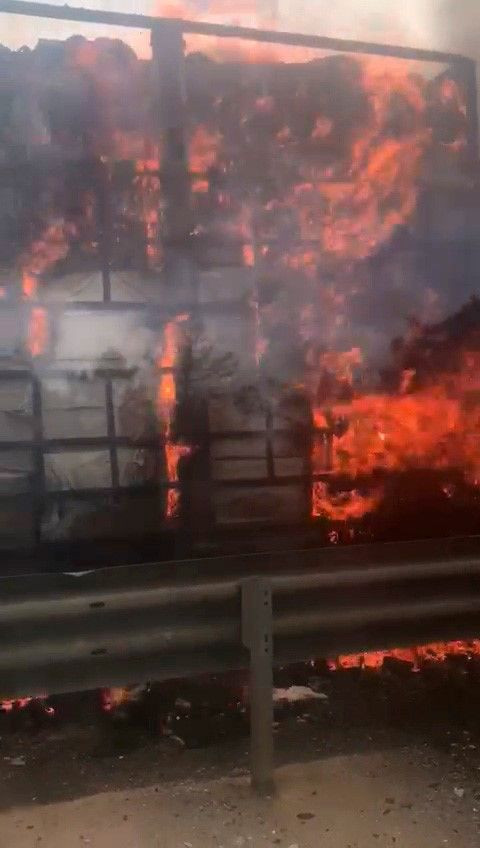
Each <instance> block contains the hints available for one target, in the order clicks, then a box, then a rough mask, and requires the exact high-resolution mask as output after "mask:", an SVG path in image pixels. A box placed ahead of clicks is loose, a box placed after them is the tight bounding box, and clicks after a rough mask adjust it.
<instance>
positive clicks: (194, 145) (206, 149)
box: [189, 124, 222, 174]
mask: <svg viewBox="0 0 480 848" xmlns="http://www.w3.org/2000/svg"><path fill="white" fill-rule="evenodd" d="M221 141H222V137H221V135H220V134H219V133H217V132H211V131H210V130H209V129H208V128H207V127H205V126H204V125H203V124H199V125H198V126H197V127H196V128H195V131H194V133H193V135H192V137H191V139H190V147H189V164H190V171H191V172H192V173H194V174H205V173H206V172H207V171H208V170H209V168H212V167H213V165H215V163H216V161H217V156H218V151H219V148H220V145H221Z"/></svg>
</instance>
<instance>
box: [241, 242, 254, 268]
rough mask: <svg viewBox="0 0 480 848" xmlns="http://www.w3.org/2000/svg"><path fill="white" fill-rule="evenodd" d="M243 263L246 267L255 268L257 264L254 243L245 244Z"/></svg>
mask: <svg viewBox="0 0 480 848" xmlns="http://www.w3.org/2000/svg"><path fill="white" fill-rule="evenodd" d="M243 264H244V265H245V267H246V268H253V266H254V265H255V251H254V249H253V245H252V244H244V245H243Z"/></svg>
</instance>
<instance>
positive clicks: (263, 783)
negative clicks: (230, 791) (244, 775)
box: [242, 577, 274, 794]
mask: <svg viewBox="0 0 480 848" xmlns="http://www.w3.org/2000/svg"><path fill="white" fill-rule="evenodd" d="M242 641H243V644H244V645H245V647H246V648H248V650H249V651H250V758H251V774H252V786H253V787H254V789H256V790H257V792H259V793H262V794H269V793H270V792H273V788H274V787H273V727H272V725H273V639H272V588H271V584H270V581H268V580H265V579H264V578H262V577H252V578H249V579H247V580H245V581H244V582H243V583H242Z"/></svg>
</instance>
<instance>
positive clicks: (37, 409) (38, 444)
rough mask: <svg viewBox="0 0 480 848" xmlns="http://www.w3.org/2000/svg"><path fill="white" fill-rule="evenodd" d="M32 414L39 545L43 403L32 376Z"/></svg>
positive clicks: (42, 501)
mask: <svg viewBox="0 0 480 848" xmlns="http://www.w3.org/2000/svg"><path fill="white" fill-rule="evenodd" d="M31 387H32V413H33V437H34V444H35V449H34V453H33V458H34V469H35V472H34V477H33V490H34V501H33V510H34V522H33V528H34V538H35V544H36V545H39V544H40V542H41V541H42V517H43V511H44V509H45V489H46V484H45V456H44V452H43V451H44V443H43V435H44V433H43V402H42V383H41V380H40V378H39V377H38V376H37V375H36V374H35V373H33V374H32V383H31Z"/></svg>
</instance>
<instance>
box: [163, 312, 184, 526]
mask: <svg viewBox="0 0 480 848" xmlns="http://www.w3.org/2000/svg"><path fill="white" fill-rule="evenodd" d="M188 317H189V316H188V315H179V316H177V317H176V318H175V319H174V320H172V321H169V322H168V324H166V326H165V329H164V334H163V347H162V351H161V354H160V356H159V357H158V360H157V365H158V367H159V368H160V369H161V370H162V373H161V375H160V379H159V382H158V389H157V412H158V415H159V418H160V421H161V422H162V424H163V427H164V433H165V457H166V463H167V479H168V481H169V483H178V464H179V462H180V459H181V458H182V457H183V456H187V455H188V454H189V453H190V452H191V448H190V447H189V446H188V445H179V444H176V443H175V441H174V434H173V419H174V414H175V405H176V402H177V387H176V382H175V374H174V369H175V367H176V366H177V360H178V353H179V348H180V343H181V334H180V325H181V324H182V323H184V322H185V321H187V320H188ZM179 507H180V493H179V491H178V489H176V488H170V489H168V494H167V508H166V517H167V518H168V519H172V518H176V517H177V516H178V510H179Z"/></svg>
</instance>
